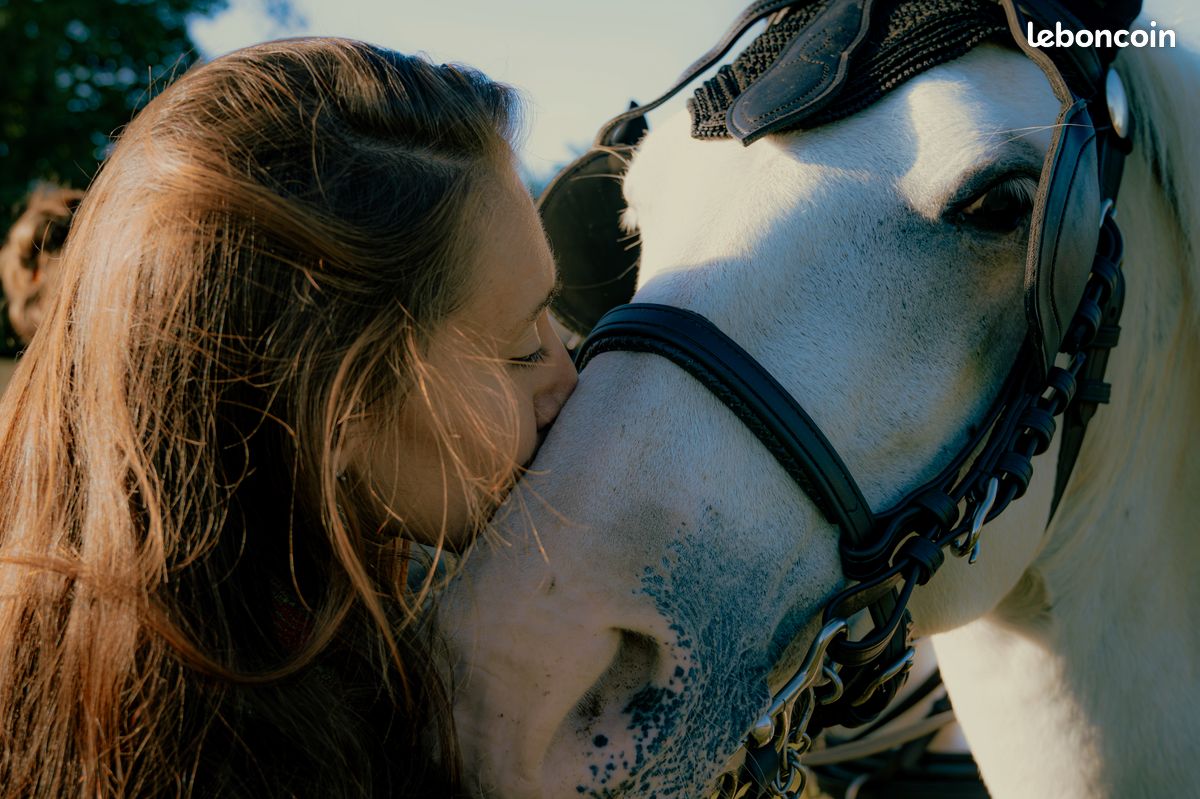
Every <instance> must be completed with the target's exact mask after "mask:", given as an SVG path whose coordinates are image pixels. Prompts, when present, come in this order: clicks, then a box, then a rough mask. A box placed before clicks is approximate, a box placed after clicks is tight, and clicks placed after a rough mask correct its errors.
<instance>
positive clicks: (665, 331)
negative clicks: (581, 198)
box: [576, 303, 874, 545]
mask: <svg viewBox="0 0 1200 799" xmlns="http://www.w3.org/2000/svg"><path fill="white" fill-rule="evenodd" d="M610 350H630V351H635V352H649V353H653V354H656V355H660V356H662V357H664V358H667V359H668V360H670V361H672V362H673V363H675V364H676V365H678V366H679V367H681V368H682V369H684V370H685V371H686V372H687V373H688V374H690V375H692V376H693V377H694V378H696V379H697V380H699V381H700V382H701V383H702V384H703V385H704V386H705V388H707V389H708V390H709V391H710V392H712V393H713V394H714V395H715V396H716V397H717V398H718V399H720V400H721V402H723V403H724V404H725V405H726V407H728V408H729V409H730V410H732V411H733V412H734V414H736V415H737V417H738V419H740V420H741V421H742V423H743V424H745V425H746V426H747V427H748V428H749V429H750V430H751V432H753V433H754V435H755V436H757V437H758V440H759V441H761V442H762V443H763V445H764V446H766V448H767V449H768V450H769V451H770V453H771V454H772V455H773V456H774V457H775V459H776V460H777V461H779V464H780V465H781V466H783V468H784V469H785V470H786V471H787V473H788V474H789V475H790V476H791V477H792V479H793V480H795V481H796V482H797V483H798V484H799V485H800V487H801V488H802V489H803V490H804V492H805V493H806V494H808V495H809V496H810V497H812V499H813V501H814V502H815V503H816V505H817V507H818V508H819V509H820V510H821V512H822V513H823V514H824V515H825V518H826V519H827V520H828V521H829V522H831V523H832V524H836V525H838V527H839V528H840V529H841V530H842V534H843V535H844V536H846V537H847V538H848V539H849V540H850V541H852V542H854V543H855V544H856V545H862V544H864V543H866V542H867V541H869V540H870V538H869V537H870V534H871V531H872V529H873V527H874V518H873V516H872V514H871V510H870V507H869V506H868V504H867V501H866V499H865V498H864V497H863V495H862V492H861V491H860V490H859V488H858V484H857V483H855V482H854V478H853V477H851V475H850V470H849V469H847V468H846V464H845V463H843V462H842V459H841V457H840V456H839V455H838V454H837V451H836V450H835V449H834V448H833V445H831V444H830V443H829V440H828V439H826V438H825V435H824V434H823V433H822V432H821V430H820V428H819V427H817V425H816V423H815V422H814V421H813V420H812V418H811V417H810V416H809V415H808V413H806V412H805V410H804V409H803V408H802V407H800V404H799V403H798V402H796V400H795V399H793V398H792V396H791V394H789V393H788V392H787V391H786V390H785V389H784V388H783V387H782V386H781V385H779V382H778V381H776V380H775V378H774V377H772V376H771V374H770V373H769V372H768V371H767V370H766V369H764V368H763V367H762V365H761V364H759V363H758V361H757V360H755V359H754V358H753V357H752V356H751V355H750V354H749V353H747V352H746V351H745V350H744V349H742V348H741V347H740V346H739V345H738V344H737V342H735V341H734V340H733V339H731V338H729V336H727V335H725V334H724V333H722V332H721V331H720V330H719V329H718V328H717V327H716V325H714V324H713V323H712V322H710V321H708V320H707V319H705V318H704V317H703V316H701V315H699V314H697V313H693V312H692V311H688V310H685V309H682V308H674V307H672V306H669V305H658V304H655V303H632V304H629V305H623V306H621V307H619V308H614V309H613V310H612V311H610V312H609V313H607V314H606V315H605V316H604V317H603V318H601V320H600V322H599V323H598V324H597V325H596V327H595V328H594V329H593V330H592V333H591V335H590V336H589V337H588V340H587V342H585V343H584V345H583V346H582V347H581V348H580V351H579V354H578V355H577V356H576V365H577V367H578V368H579V369H581V370H582V369H583V367H584V366H585V365H587V363H588V361H590V360H591V359H592V358H594V357H595V356H596V355H599V354H600V353H602V352H607V351H610Z"/></svg>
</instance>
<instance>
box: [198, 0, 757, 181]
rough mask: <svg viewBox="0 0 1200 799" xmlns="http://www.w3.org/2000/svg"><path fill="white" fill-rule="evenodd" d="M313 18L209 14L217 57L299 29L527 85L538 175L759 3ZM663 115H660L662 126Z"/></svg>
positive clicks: (203, 38)
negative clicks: (297, 23)
mask: <svg viewBox="0 0 1200 799" xmlns="http://www.w3.org/2000/svg"><path fill="white" fill-rule="evenodd" d="M293 3H294V6H295V8H296V10H297V11H298V12H299V16H301V17H303V20H304V24H303V26H302V27H298V28H290V29H280V28H278V27H277V26H275V25H273V23H272V22H271V21H270V20H268V19H267V17H266V16H265V14H264V13H263V11H262V3H261V0H230V6H229V10H228V11H226V12H224V13H222V14H220V15H218V16H217V17H215V18H213V19H210V20H208V19H202V20H197V21H195V22H194V23H193V25H192V35H193V38H194V39H195V41H196V43H197V44H198V45H199V47H200V48H201V50H202V51H203V53H204V54H205V55H206V56H210V57H211V56H217V55H220V54H222V53H226V52H228V51H230V50H233V49H236V48H238V47H242V46H245V45H248V44H253V43H255V42H260V41H264V40H267V39H273V38H279V37H280V36H289V35H292V36H294V35H302V34H303V35H308V34H320V35H329V36H349V37H353V38H357V39H363V40H366V41H369V42H372V43H374V44H379V45H383V46H385V47H390V48H393V49H395V50H400V51H401V52H406V53H412V52H424V53H427V54H428V55H429V56H430V57H431V58H433V59H435V60H437V61H439V62H442V61H458V62H462V63H466V64H470V65H472V66H475V67H478V68H479V69H482V70H483V71H484V72H485V73H487V74H488V75H489V76H490V77H492V78H495V79H496V80H501V81H504V82H506V83H510V84H512V85H514V86H517V87H518V88H520V89H521V90H522V91H523V92H524V94H525V97H526V100H527V105H528V118H527V120H526V125H525V130H526V139H525V144H524V148H523V152H522V158H523V160H524V162H525V164H526V167H527V168H528V169H529V170H530V171H531V172H534V173H536V174H545V173H546V172H548V171H549V170H550V168H551V167H552V166H554V165H555V164H558V163H562V162H563V161H566V160H568V159H569V157H570V155H571V147H573V146H574V147H582V146H585V145H586V144H588V143H589V142H590V141H591V138H592V135H593V134H594V133H595V131H596V128H598V127H599V126H600V124H601V123H602V122H604V120H606V119H608V118H609V117H611V116H613V115H614V114H616V113H617V112H619V111H620V110H622V109H623V108H624V107H625V106H626V105H628V102H629V100H630V99H631V98H637V99H639V100H641V101H643V102H645V101H648V100H650V99H652V98H653V97H654V96H656V95H658V94H659V93H660V92H661V91H663V90H664V89H666V88H667V87H668V86H669V85H670V84H671V83H672V82H673V81H674V79H675V78H676V77H677V76H678V74H679V73H680V72H681V71H682V70H683V69H684V68H685V67H686V66H687V65H688V64H690V63H691V62H692V61H693V60H694V59H695V58H696V57H698V56H699V55H701V54H702V53H703V52H704V51H705V50H707V49H708V48H709V47H710V46H711V45H712V44H713V43H715V42H716V40H717V38H718V37H719V36H720V35H721V33H723V32H724V30H725V28H726V27H727V26H728V25H729V24H730V22H732V20H733V18H734V17H736V16H737V14H738V12H740V11H741V10H742V8H743V7H744V6H745V5H747V4H748V0H669V1H668V0H604V2H583V0H490V2H489V1H488V0H390V2H389V0H293ZM652 124H653V123H652Z"/></svg>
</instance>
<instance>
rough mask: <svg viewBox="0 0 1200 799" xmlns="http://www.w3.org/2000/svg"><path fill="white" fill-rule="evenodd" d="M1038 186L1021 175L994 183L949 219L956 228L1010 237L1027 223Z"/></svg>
mask: <svg viewBox="0 0 1200 799" xmlns="http://www.w3.org/2000/svg"><path fill="white" fill-rule="evenodd" d="M1036 193H1037V182H1036V181H1034V180H1033V179H1032V178H1030V177H1028V176H1025V175H1021V176H1012V177H1008V178H1006V179H1003V180H999V181H997V182H996V183H993V184H992V185H991V186H989V187H988V188H987V189H985V190H983V191H982V192H980V193H979V194H977V195H975V196H974V197H973V198H971V199H969V200H967V201H966V202H965V203H963V204H961V205H960V206H959V208H958V210H956V211H955V212H954V213H953V214H952V215H951V218H952V219H953V220H954V222H955V224H957V225H960V226H969V227H973V228H976V229H979V230H986V231H989V232H992V233H1011V232H1013V231H1015V230H1017V229H1019V228H1020V227H1022V226H1023V225H1024V224H1025V222H1026V221H1027V220H1028V219H1029V213H1030V211H1032V210H1033V199H1034V196H1035V194H1036Z"/></svg>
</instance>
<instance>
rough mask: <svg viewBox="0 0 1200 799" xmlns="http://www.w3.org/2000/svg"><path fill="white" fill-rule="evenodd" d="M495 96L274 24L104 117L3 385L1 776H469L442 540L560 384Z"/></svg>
mask: <svg viewBox="0 0 1200 799" xmlns="http://www.w3.org/2000/svg"><path fill="white" fill-rule="evenodd" d="M513 107H514V100H513V95H512V93H511V91H510V90H508V89H507V88H506V87H503V86H500V85H497V84H495V83H492V82H490V81H488V80H486V79H485V78H484V77H483V76H481V75H479V74H477V73H475V72H472V71H470V70H467V69H462V68H454V67H449V66H433V65H430V64H428V63H426V62H424V61H422V60H419V59H415V58H409V57H405V56H401V55H398V54H396V53H392V52H389V51H385V50H381V49H378V48H375V47H371V46H369V45H365V44H360V43H355V42H348V41H338V40H298V41H287V42H279V43H273V44H267V45H262V46H257V47H252V48H249V49H246V50H242V51H239V52H237V53H234V54H232V55H229V56H226V57H224V58H221V59H218V60H217V61H214V62H212V63H211V64H208V65H206V66H202V67H200V68H198V69H196V70H194V71H192V72H189V73H188V74H187V75H185V76H184V77H183V78H182V79H181V80H180V81H178V82H177V83H176V84H175V85H173V86H171V87H170V88H168V89H167V90H166V91H165V92H164V93H163V94H162V95H161V96H159V97H157V98H156V99H155V100H154V101H153V102H152V103H150V104H149V105H148V106H147V108H146V109H145V110H144V111H142V112H141V114H140V115H139V116H138V117H137V118H136V119H135V120H134V121H133V123H132V124H131V125H130V126H129V128H128V129H127V130H126V132H125V133H124V134H123V136H122V137H121V140H120V141H119V143H118V144H117V147H116V148H115V150H114V152H113V154H112V155H111V156H110V158H109V159H108V161H107V163H106V164H105V166H104V168H103V170H102V172H101V174H100V175H99V176H98V177H97V179H96V180H95V181H94V182H93V184H92V186H91V187H90V189H89V192H88V196H87V198H86V199H85V200H84V202H83V204H82V205H81V207H80V209H79V211H78V213H77V216H76V218H75V223H74V226H73V228H72V233H71V238H70V241H69V242H68V245H67V248H66V250H65V253H64V260H63V264H62V278H61V286H60V293H59V295H58V297H57V298H56V302H55V304H54V305H53V306H52V308H51V309H50V311H49V313H48V315H47V318H46V319H45V321H44V323H43V325H42V326H41V328H40V329H39V332H38V335H37V337H36V338H35V339H34V342H33V344H32V345H31V346H30V348H29V350H28V353H27V355H26V356H25V357H24V359H23V360H22V362H21V365H20V367H19V369H18V371H17V374H16V375H15V377H14V380H13V383H12V384H11V385H10V387H9V389H8V391H7V393H6V394H5V396H4V398H3V403H2V406H0V642H2V643H0V725H2V727H0V741H3V743H2V744H0V786H2V792H3V794H4V796H14V797H15V796H22V797H25V796H47V797H50V796H54V797H57V796H66V795H87V796H143V795H172V796H174V795H191V796H254V797H260V796H322V797H324V796H422V797H435V796H436V797H441V796H451V795H454V794H455V793H456V792H458V790H459V786H458V785H457V784H456V780H455V774H456V768H455V763H456V757H455V748H454V736H453V730H452V728H451V724H450V715H449V710H448V692H449V691H450V690H451V689H452V686H448V685H446V684H445V682H444V680H443V679H441V677H440V675H441V674H443V673H445V672H444V671H442V670H439V668H438V666H439V663H438V649H437V645H436V640H437V639H436V635H435V634H434V633H433V631H431V630H429V629H428V625H427V624H426V619H427V618H428V617H429V614H428V613H425V612H423V611H424V610H426V609H427V605H428V603H429V601H430V597H431V589H432V588H435V587H436V584H435V581H436V580H437V579H438V576H437V575H439V573H442V572H444V570H440V569H439V568H438V567H437V562H436V561H438V559H439V557H440V553H441V552H442V551H443V550H445V549H449V550H458V549H461V548H462V547H464V546H465V545H466V544H467V543H469V542H470V540H471V537H472V536H473V535H474V534H475V533H476V532H477V531H478V530H479V528H480V526H481V524H482V523H483V522H484V521H485V520H486V519H487V517H488V515H489V514H490V513H491V511H492V510H493V509H494V508H495V506H496V504H497V503H498V501H499V500H500V499H501V498H502V497H503V496H504V494H505V493H506V492H507V490H508V489H509V488H510V487H511V485H512V484H513V480H514V476H515V475H516V474H517V472H518V471H519V469H520V467H521V466H522V465H523V464H525V463H527V461H528V460H529V459H530V458H531V457H532V455H533V452H534V450H535V448H536V446H537V443H538V441H539V439H540V436H541V435H542V434H543V432H544V431H545V429H546V427H547V426H548V425H549V423H550V422H551V421H552V420H553V418H554V416H555V415H556V414H557V412H558V410H559V408H560V407H561V406H562V403H563V402H564V401H565V399H566V397H567V395H568V394H569V393H570V391H571V389H572V387H573V386H574V380H575V376H574V371H573V369H572V367H571V365H570V363H569V361H568V359H567V357H566V354H565V352H564V351H563V349H562V346H561V345H560V344H559V343H558V341H557V339H556V337H555V336H554V335H553V333H552V332H551V330H550V327H549V322H548V319H547V315H546V310H545V309H546V305H547V302H548V299H549V296H550V294H551V293H552V290H553V287H554V267H553V263H552V261H551V258H550V254H549V251H548V248H547V246H546V243H545V240H544V237H543V235H542V232H541V229H540V226H539V223H538V220H537V217H536V214H535V212H534V210H533V208H532V205H531V202H530V200H529V198H528V196H527V195H526V193H525V191H524V189H523V188H522V186H521V183H520V181H519V180H518V178H517V175H516V172H515V169H514V166H513V164H514V159H513V153H512V149H511V147H510V145H509V144H508V141H507V137H508V136H509V134H510V131H511V127H512V124H513V119H512V116H513Z"/></svg>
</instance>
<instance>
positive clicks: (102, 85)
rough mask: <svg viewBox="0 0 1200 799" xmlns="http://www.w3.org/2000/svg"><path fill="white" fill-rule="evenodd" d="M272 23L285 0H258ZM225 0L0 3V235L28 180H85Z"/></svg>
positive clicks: (178, 68) (180, 64)
mask: <svg viewBox="0 0 1200 799" xmlns="http://www.w3.org/2000/svg"><path fill="white" fill-rule="evenodd" d="M263 3H264V5H265V7H266V10H267V12H268V13H269V14H271V16H272V17H274V18H275V19H276V20H280V21H284V20H288V19H290V18H292V12H291V7H290V2H289V0H263ZM227 4H228V0H0V76H2V77H0V236H2V235H3V231H4V230H7V228H8V225H9V223H11V221H12V219H11V217H10V216H9V213H10V211H11V209H12V206H13V205H14V204H15V203H16V202H17V201H19V200H20V199H21V198H22V197H23V196H24V195H25V193H26V192H27V191H28V189H29V186H30V184H31V183H32V182H33V181H35V180H58V181H61V182H64V183H68V184H71V185H74V186H78V187H84V186H86V185H87V183H88V181H89V180H91V177H92V175H93V174H94V173H95V171H96V168H97V166H98V165H99V163H100V161H102V160H103V158H104V156H105V154H106V152H107V149H108V147H109V143H110V141H111V137H112V134H113V133H115V132H118V131H119V130H120V129H121V127H122V126H123V125H125V124H126V123H128V122H129V120H130V118H131V117H132V116H133V114H134V113H135V112H136V111H137V110H138V109H139V108H141V107H142V106H143V105H145V103H146V102H147V101H148V100H149V99H150V97H151V96H152V95H153V93H154V92H156V91H159V90H161V88H162V86H163V85H165V83H167V82H169V80H170V78H171V77H172V76H173V75H175V74H178V73H180V72H182V71H183V70H184V69H186V68H187V67H188V66H189V65H190V64H191V63H192V62H193V61H195V60H196V58H197V52H196V47H195V45H194V44H193V42H192V40H191V38H190V37H189V35H188V31H187V21H188V19H189V18H191V17H192V16H193V15H210V14H213V13H215V12H217V11H219V10H221V9H223V8H224V7H225V6H226V5H227Z"/></svg>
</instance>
